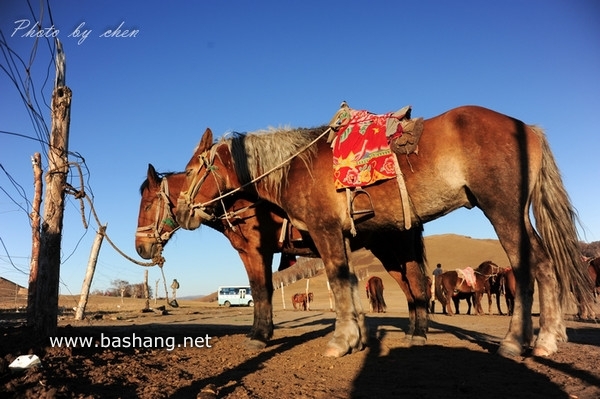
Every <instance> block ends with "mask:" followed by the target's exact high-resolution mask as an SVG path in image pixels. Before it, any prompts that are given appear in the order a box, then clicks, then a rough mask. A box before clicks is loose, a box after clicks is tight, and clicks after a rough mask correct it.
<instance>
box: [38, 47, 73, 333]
mask: <svg viewBox="0 0 600 399" xmlns="http://www.w3.org/2000/svg"><path fill="white" fill-rule="evenodd" d="M56 42H57V54H56V82H55V85H54V92H53V93H52V106H51V112H52V128H51V132H50V148H49V150H48V172H47V173H46V195H45V198H44V217H43V223H42V229H41V234H40V257H39V265H38V276H37V279H36V290H35V301H34V309H33V314H34V318H33V327H34V330H35V331H36V333H37V334H38V335H39V336H40V337H44V338H45V337H49V336H52V335H55V333H56V328H57V323H58V320H57V318H58V292H59V278H60V251H61V237H62V227H63V212H64V200H65V187H66V182H67V174H68V173H69V159H68V151H69V148H68V147H69V125H70V121H71V97H72V92H71V89H69V88H68V87H67V86H65V58H64V53H63V52H62V45H61V44H60V42H59V41H58V40H57V41H56Z"/></svg>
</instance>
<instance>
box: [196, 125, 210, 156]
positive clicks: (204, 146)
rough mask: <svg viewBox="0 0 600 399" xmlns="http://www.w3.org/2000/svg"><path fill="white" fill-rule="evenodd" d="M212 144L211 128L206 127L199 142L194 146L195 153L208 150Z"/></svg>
mask: <svg viewBox="0 0 600 399" xmlns="http://www.w3.org/2000/svg"><path fill="white" fill-rule="evenodd" d="M212 144H213V134H212V130H210V128H208V127H207V128H206V131H205V132H204V134H203V135H202V138H201V139H200V143H199V144H198V147H196V154H201V153H203V152H206V151H208V150H209V149H210V147H212Z"/></svg>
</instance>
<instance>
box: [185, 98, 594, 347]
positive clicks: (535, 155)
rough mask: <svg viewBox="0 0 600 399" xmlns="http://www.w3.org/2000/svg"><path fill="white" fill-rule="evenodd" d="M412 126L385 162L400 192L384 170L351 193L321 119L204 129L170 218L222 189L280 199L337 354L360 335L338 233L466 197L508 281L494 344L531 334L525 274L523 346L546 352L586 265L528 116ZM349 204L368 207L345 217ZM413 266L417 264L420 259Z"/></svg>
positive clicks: (419, 297)
mask: <svg viewBox="0 0 600 399" xmlns="http://www.w3.org/2000/svg"><path fill="white" fill-rule="evenodd" d="M423 128H424V130H423V133H422V136H421V138H420V141H419V143H418V150H419V152H418V155H408V154H403V155H402V156H397V157H396V158H395V161H393V162H392V160H391V159H390V161H391V162H390V163H389V164H386V165H387V166H389V167H396V168H397V167H399V169H400V170H401V171H404V173H403V180H402V182H403V183H402V187H406V191H405V193H406V192H407V193H408V194H407V195H408V197H409V200H408V201H405V202H403V201H402V200H401V198H405V197H406V194H404V195H403V196H401V195H399V183H398V181H397V180H396V179H389V180H384V181H379V182H377V183H376V184H373V185H370V186H367V187H363V188H362V190H361V191H360V192H359V193H358V194H364V193H366V194H364V195H358V194H357V195H352V194H353V193H352V192H350V193H348V192H347V191H343V190H342V191H338V190H336V187H335V185H334V181H333V178H332V154H333V153H332V148H331V144H330V143H329V142H328V141H327V137H326V136H327V135H328V131H327V130H326V129H325V128H317V129H312V130H307V129H274V130H273V131H270V132H260V133H254V134H252V133H250V134H245V135H241V134H234V135H232V136H230V137H226V138H224V139H222V140H221V141H220V142H218V143H216V144H214V143H213V138H212V132H210V130H208V131H207V132H206V133H205V135H204V136H203V138H202V139H201V140H200V143H199V145H198V146H197V147H196V150H195V152H194V154H193V156H192V158H191V159H190V161H189V162H188V164H187V166H186V168H185V170H186V183H185V185H184V187H183V189H182V191H181V194H180V197H179V199H178V203H177V209H176V212H175V214H176V218H177V221H178V222H179V223H180V224H181V226H182V227H184V228H186V229H195V228H197V227H199V226H200V224H201V223H203V222H205V221H206V220H210V219H211V218H212V217H213V216H214V214H215V213H216V212H218V206H219V204H220V201H221V200H222V199H223V198H224V197H226V196H227V195H228V194H230V193H232V192H239V191H245V192H248V193H252V194H255V195H257V196H258V197H260V198H263V199H265V200H267V201H269V202H272V203H274V204H276V205H277V206H279V207H280V208H282V209H283V210H284V211H285V212H286V214H287V215H288V216H289V217H290V219H291V221H292V223H293V224H294V226H296V227H297V228H299V229H300V230H302V231H305V232H307V233H308V234H310V236H311V238H312V240H313V242H314V244H315V246H316V247H317V249H318V252H319V254H320V255H321V258H322V259H323V263H324V265H325V270H326V272H327V277H328V279H329V282H330V284H331V286H332V291H333V294H334V297H335V302H336V313H337V314H336V322H335V332H334V334H333V337H332V339H331V340H330V341H329V343H328V344H327V347H326V351H325V355H326V356H343V355H344V354H346V353H349V352H352V351H355V350H360V349H362V348H363V347H364V345H365V343H366V341H367V337H366V335H365V334H366V327H365V320H364V317H362V316H361V315H362V314H363V312H362V308H361V305H360V301H357V300H356V298H357V280H356V278H355V276H354V274H353V273H352V272H351V270H352V268H351V266H350V265H349V263H348V253H349V246H348V237H351V236H354V234H355V233H356V236H354V237H355V239H356V240H361V239H363V238H364V237H368V236H370V235H371V234H374V233H381V232H386V233H388V232H390V231H402V230H404V229H406V227H407V225H409V222H410V224H412V225H419V224H421V223H425V222H428V221H431V220H434V219H436V218H438V217H440V216H442V215H445V214H447V213H449V212H451V211H453V210H455V209H458V208H460V207H467V208H472V207H475V206H477V207H479V208H480V209H481V210H482V211H483V214H484V215H485V216H486V217H487V218H488V219H489V220H490V222H491V223H492V225H493V227H494V230H495V232H496V234H497V235H498V239H499V240H500V242H501V244H502V247H503V248H504V249H505V250H506V253H507V256H508V259H509V260H510V263H511V265H512V267H513V269H514V271H515V274H516V277H517V280H518V281H519V284H518V287H517V288H518V292H517V296H516V298H515V312H514V313H513V316H512V319H511V321H510V325H509V329H508V332H507V335H506V336H505V338H504V339H503V340H502V342H501V344H500V348H499V353H500V354H502V355H507V356H510V355H518V354H521V353H522V352H523V351H524V350H525V348H526V347H527V346H529V345H530V344H531V343H533V342H534V340H533V320H532V316H531V310H532V305H533V284H534V279H535V280H537V283H538V287H539V293H540V295H539V297H540V312H541V317H540V328H539V334H538V337H537V340H536V341H535V343H534V348H533V354H534V355H536V356H549V355H552V354H554V353H555V352H556V351H557V350H558V347H557V342H558V341H564V340H566V338H567V334H566V327H565V324H564V316H563V309H564V307H565V306H567V305H568V303H569V299H570V298H571V297H572V295H571V288H573V289H574V290H575V295H574V296H575V297H576V298H577V299H578V300H579V302H580V303H581V304H582V305H583V306H585V307H591V304H592V300H593V298H592V296H591V293H589V292H588V291H586V290H585V287H586V286H587V284H588V280H589V276H588V275H587V273H586V272H585V269H584V266H583V263H582V261H581V259H580V256H579V255H580V252H579V246H578V244H577V243H578V238H577V231H576V228H575V217H576V216H575V212H574V210H573V207H572V205H571V203H570V201H569V198H568V195H567V193H566V191H565V188H564V185H563V183H562V180H561V177H560V172H559V170H558V168H557V166H556V162H555V160H554V157H553V155H552V152H551V150H550V147H549V144H548V142H547V140H546V137H545V135H544V134H543V132H542V130H541V129H539V128H537V127H534V126H528V125H526V124H524V123H523V122H521V121H519V120H516V119H514V118H511V117H508V116H505V115H502V114H500V113H497V112H494V111H491V110H488V109H485V108H481V107H476V106H466V107H460V108H456V109H453V110H450V111H448V112H446V113H444V114H442V115H440V116H436V117H434V118H431V119H428V120H425V121H424V124H423ZM396 150H397V151H398V153H401V151H402V149H401V148H397V149H396ZM396 161H397V162H398V163H397V164H395V162H396ZM394 165H395V166H394ZM357 176H358V175H357ZM498 193H502V195H498ZM348 194H350V195H348ZM405 199H406V198H405ZM349 203H351V204H350V205H349ZM407 203H408V204H409V205H410V206H409V208H408V209H407V208H406V207H405V206H404V205H406V204H407ZM353 209H371V210H372V212H371V213H370V214H369V215H367V216H365V217H361V216H360V215H354V216H355V217H354V220H353V218H352V216H353V215H352V213H353ZM531 213H533V215H534V216H535V222H536V226H535V228H534V226H533V224H532V221H531V219H530V214H531ZM415 271H417V272H419V273H422V274H425V269H424V268H423V270H419V269H415ZM420 281H421V282H420V283H418V285H419V286H418V287H413V288H418V291H415V292H414V293H413V294H411V296H412V297H413V298H416V300H414V302H413V306H416V311H417V313H418V314H419V315H421V314H424V315H426V314H427V303H426V298H427V296H428V294H427V293H425V292H424V291H425V287H426V276H425V275H422V276H420ZM425 332H426V325H423V326H420V331H419V332H418V334H417V335H419V336H420V337H421V338H425V336H426V335H425ZM414 337H415V335H414V334H413V338H414Z"/></svg>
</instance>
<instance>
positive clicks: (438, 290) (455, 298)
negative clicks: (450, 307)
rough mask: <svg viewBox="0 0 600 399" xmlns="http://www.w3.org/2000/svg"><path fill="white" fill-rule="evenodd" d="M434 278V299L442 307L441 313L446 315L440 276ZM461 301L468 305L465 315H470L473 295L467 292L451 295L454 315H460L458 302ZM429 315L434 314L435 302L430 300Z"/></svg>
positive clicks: (445, 297)
mask: <svg viewBox="0 0 600 399" xmlns="http://www.w3.org/2000/svg"><path fill="white" fill-rule="evenodd" d="M434 278H435V281H436V284H435V285H434V287H433V292H434V298H435V299H437V300H438V302H440V304H441V305H442V313H443V314H447V311H446V301H447V294H446V291H445V290H444V288H443V286H442V279H441V275H437V276H434ZM432 299H433V298H432ZM461 300H464V301H466V302H467V305H468V309H467V314H471V307H472V302H473V293H472V292H468V293H463V292H456V293H454V295H452V302H453V303H454V309H455V312H456V314H460V301H461ZM431 313H435V300H432V302H431Z"/></svg>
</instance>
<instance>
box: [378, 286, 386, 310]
mask: <svg viewBox="0 0 600 399" xmlns="http://www.w3.org/2000/svg"><path fill="white" fill-rule="evenodd" d="M376 292H377V301H378V302H379V306H380V307H381V309H382V310H383V311H384V312H385V310H386V309H387V305H386V304H385V299H383V284H382V282H381V280H380V281H379V284H377V291H376Z"/></svg>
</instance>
